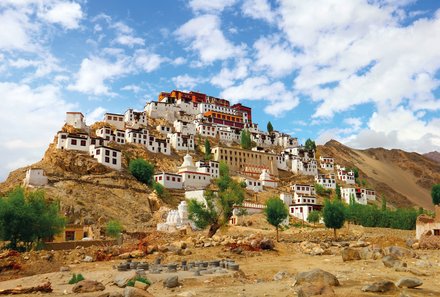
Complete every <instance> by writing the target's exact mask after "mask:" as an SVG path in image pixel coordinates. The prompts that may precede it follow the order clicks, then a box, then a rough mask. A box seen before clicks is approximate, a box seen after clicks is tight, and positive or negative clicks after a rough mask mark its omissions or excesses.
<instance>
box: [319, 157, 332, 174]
mask: <svg viewBox="0 0 440 297" xmlns="http://www.w3.org/2000/svg"><path fill="white" fill-rule="evenodd" d="M319 167H321V169H324V170H327V171H333V170H334V169H335V159H334V158H331V157H323V156H320V157H319Z"/></svg>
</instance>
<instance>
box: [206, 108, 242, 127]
mask: <svg viewBox="0 0 440 297" xmlns="http://www.w3.org/2000/svg"><path fill="white" fill-rule="evenodd" d="M203 117H204V118H206V119H207V120H208V122H210V123H214V124H217V125H225V126H230V127H236V128H240V129H243V128H244V123H243V117H241V116H237V115H231V114H227V113H223V112H216V111H207V112H205V113H204V114H203Z"/></svg>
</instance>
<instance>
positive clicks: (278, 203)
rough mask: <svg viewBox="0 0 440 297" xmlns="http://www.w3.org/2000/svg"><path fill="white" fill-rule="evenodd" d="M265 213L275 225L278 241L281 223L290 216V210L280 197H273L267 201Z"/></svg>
mask: <svg viewBox="0 0 440 297" xmlns="http://www.w3.org/2000/svg"><path fill="white" fill-rule="evenodd" d="M264 213H265V215H266V220H267V222H268V223H269V224H271V225H272V226H274V227H275V229H276V231H277V241H278V239H279V237H278V229H279V227H280V225H281V223H282V222H283V221H284V220H285V219H286V218H287V217H288V215H289V211H288V209H287V207H286V205H285V204H284V202H283V201H282V200H281V199H280V198H278V197H272V198H269V199H268V200H267V201H266V208H265V209H264Z"/></svg>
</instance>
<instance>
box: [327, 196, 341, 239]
mask: <svg viewBox="0 0 440 297" xmlns="http://www.w3.org/2000/svg"><path fill="white" fill-rule="evenodd" d="M323 217H324V223H325V226H326V227H327V228H333V232H334V235H335V238H336V229H340V228H341V227H342V226H344V222H345V207H344V205H343V204H342V202H341V201H339V200H337V199H335V200H334V201H333V202H331V201H330V200H328V199H327V200H325V202H324V210H323Z"/></svg>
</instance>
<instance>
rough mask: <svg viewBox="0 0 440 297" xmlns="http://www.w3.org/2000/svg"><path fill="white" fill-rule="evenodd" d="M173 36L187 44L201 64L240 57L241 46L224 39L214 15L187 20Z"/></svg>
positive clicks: (217, 18)
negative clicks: (197, 55) (195, 53)
mask: <svg viewBox="0 0 440 297" xmlns="http://www.w3.org/2000/svg"><path fill="white" fill-rule="evenodd" d="M174 34H175V35H176V36H177V37H178V39H179V40H181V41H183V42H187V43H189V44H190V45H189V49H191V50H193V51H196V52H197V53H198V54H199V57H200V60H201V61H202V62H203V63H208V64H209V63H212V62H214V61H217V60H226V59H229V58H233V57H239V56H242V55H243V53H244V48H243V46H235V45H234V44H232V43H231V42H230V41H229V40H227V39H226V38H225V36H224V35H223V32H222V31H221V29H220V19H219V17H218V16H215V15H209V14H208V15H202V16H198V17H195V18H193V19H191V20H189V21H188V22H187V23H185V24H183V25H182V26H181V27H180V28H179V29H177V30H176V31H175V32H174Z"/></svg>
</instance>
